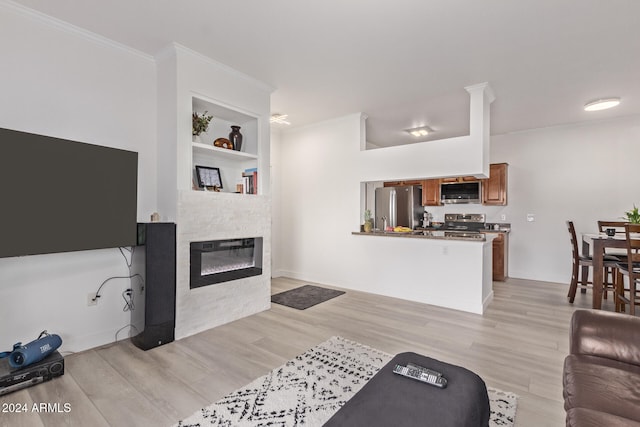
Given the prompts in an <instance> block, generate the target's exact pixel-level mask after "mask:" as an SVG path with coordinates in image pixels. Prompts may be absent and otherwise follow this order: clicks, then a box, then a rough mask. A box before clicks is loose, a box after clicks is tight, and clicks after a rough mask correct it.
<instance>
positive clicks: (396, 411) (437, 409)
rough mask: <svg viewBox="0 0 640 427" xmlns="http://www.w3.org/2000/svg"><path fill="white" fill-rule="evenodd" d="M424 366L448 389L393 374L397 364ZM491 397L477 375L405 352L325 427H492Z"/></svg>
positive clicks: (397, 356) (391, 362)
mask: <svg viewBox="0 0 640 427" xmlns="http://www.w3.org/2000/svg"><path fill="white" fill-rule="evenodd" d="M407 363H414V364H416V365H420V366H424V367H425V368H429V369H432V370H435V371H438V372H441V373H442V375H443V376H444V377H445V378H446V379H447V380H448V384H447V387H446V388H444V389H441V388H438V387H434V386H431V385H429V384H425V383H422V382H420V381H416V380H413V379H410V378H406V377H403V376H401V375H397V374H394V373H393V368H394V367H395V366H396V364H399V365H402V366H406V365H407ZM489 415H490V408H489V396H488V395H487V387H486V385H485V383H484V381H483V380H482V378H480V377H479V376H478V375H476V374H475V373H473V372H471V371H470V370H468V369H465V368H462V367H460V366H455V365H450V364H448V363H444V362H440V361H438V360H435V359H432V358H430V357H426V356H421V355H419V354H416V353H400V354H398V355H396V356H395V357H394V358H393V359H392V360H391V361H390V362H389V363H387V364H386V365H385V366H383V367H382V369H381V370H380V371H379V372H378V373H377V374H376V375H374V376H373V378H371V380H370V381H369V382H368V383H367V384H365V386H364V387H363V388H362V389H361V390H360V391H359V392H357V393H356V394H355V395H354V396H353V397H352V398H351V399H350V400H349V401H348V402H347V403H345V405H344V406H343V407H342V408H340V410H338V412H336V413H335V414H334V415H333V417H331V418H330V419H329V421H327V423H326V424H325V426H334V427H337V426H349V427H358V426H362V427H371V426H384V427H389V426H393V427H402V426H407V427H409V426H412V427H413V426H425V427H426V426H433V427H475V426H478V427H487V426H488V425H489Z"/></svg>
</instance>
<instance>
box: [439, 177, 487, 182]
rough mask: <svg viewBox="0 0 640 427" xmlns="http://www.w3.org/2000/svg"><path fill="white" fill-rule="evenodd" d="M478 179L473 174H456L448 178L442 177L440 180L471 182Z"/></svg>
mask: <svg viewBox="0 0 640 427" xmlns="http://www.w3.org/2000/svg"><path fill="white" fill-rule="evenodd" d="M473 181H478V178H476V177H475V176H456V177H449V178H442V179H441V180H440V182H473Z"/></svg>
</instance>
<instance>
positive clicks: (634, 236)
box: [614, 224, 640, 316]
mask: <svg viewBox="0 0 640 427" xmlns="http://www.w3.org/2000/svg"><path fill="white" fill-rule="evenodd" d="M625 237H626V239H627V259H626V262H620V263H619V264H618V278H617V280H616V292H615V294H614V295H615V303H616V311H619V312H620V311H621V312H626V308H625V307H626V305H627V304H628V305H629V314H631V315H632V316H635V312H636V311H635V307H636V305H640V294H639V292H640V287H639V285H640V224H626V225H625ZM625 276H626V278H627V280H625ZM627 284H628V288H627V286H626V285H627Z"/></svg>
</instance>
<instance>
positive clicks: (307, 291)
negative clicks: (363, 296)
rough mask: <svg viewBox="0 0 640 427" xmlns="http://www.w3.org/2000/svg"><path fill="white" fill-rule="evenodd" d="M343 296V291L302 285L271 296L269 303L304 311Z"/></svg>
mask: <svg viewBox="0 0 640 427" xmlns="http://www.w3.org/2000/svg"><path fill="white" fill-rule="evenodd" d="M342 294H344V291H336V290H335V289H327V288H321V287H319V286H313V285H304V286H301V287H299V288H295V289H291V290H289V291H285V292H280V293H279V294H275V295H272V296H271V302H275V303H276V304H282V305H286V306H287V307H292V308H297V309H298V310H305V309H307V308H309V307H313V306H314V305H316V304H320V303H321V302H325V301H328V300H330V299H331V298H335V297H337V296H340V295H342Z"/></svg>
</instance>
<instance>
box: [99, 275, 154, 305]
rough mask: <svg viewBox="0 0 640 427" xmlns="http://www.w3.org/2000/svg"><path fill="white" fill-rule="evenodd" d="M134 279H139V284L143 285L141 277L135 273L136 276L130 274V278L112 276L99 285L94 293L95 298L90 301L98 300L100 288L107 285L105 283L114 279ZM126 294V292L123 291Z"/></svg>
mask: <svg viewBox="0 0 640 427" xmlns="http://www.w3.org/2000/svg"><path fill="white" fill-rule="evenodd" d="M134 277H139V278H140V282H141V283H144V279H143V278H142V275H140V274H138V273H136V274H132V275H131V276H113V277H109V278H108V279H107V280H105V281H104V282H102V284H101V285H100V287H99V288H98V290H97V291H96V296H95V297H93V299H92V301H97V300H98V298H100V296H101V295H100V291H101V290H102V287H103V286H104V285H106V284H107V282H109V281H111V280H115V279H133V278H134ZM125 292H126V291H125Z"/></svg>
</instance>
